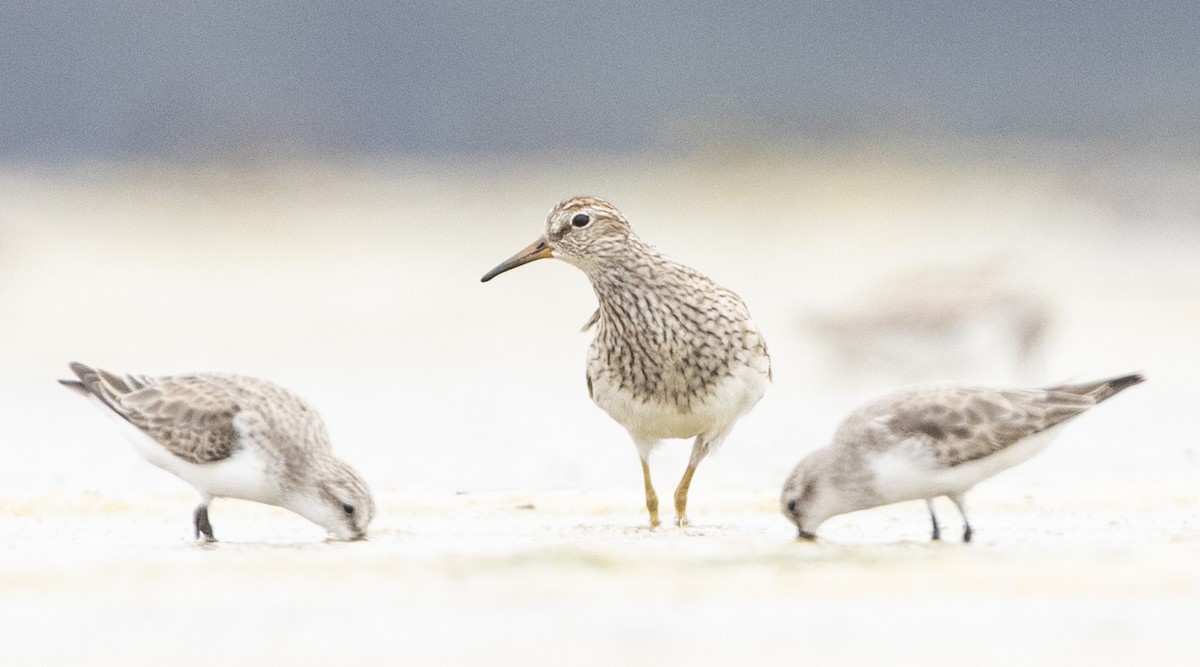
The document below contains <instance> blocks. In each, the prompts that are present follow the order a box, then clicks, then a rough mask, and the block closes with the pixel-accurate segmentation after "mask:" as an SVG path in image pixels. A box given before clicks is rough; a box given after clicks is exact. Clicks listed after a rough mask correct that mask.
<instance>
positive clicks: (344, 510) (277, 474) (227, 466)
mask: <svg viewBox="0 0 1200 667" xmlns="http://www.w3.org/2000/svg"><path fill="white" fill-rule="evenodd" d="M71 370H72V371H73V372H74V373H75V375H76V376H77V377H78V378H79V379H78V380H59V382H61V383H62V384H64V385H66V386H67V387H68V388H70V389H73V390H75V391H76V392H78V393H80V394H83V395H84V396H87V397H89V398H91V399H93V400H94V401H95V402H96V403H98V404H99V405H100V406H101V407H102V408H103V409H104V411H105V412H107V413H109V414H110V415H113V416H115V417H117V418H118V419H117V421H118V422H119V423H120V425H121V426H122V430H123V431H124V434H125V435H126V436H127V437H128V439H129V440H130V441H131V442H132V443H133V445H134V448H135V449H136V450H137V452H138V453H139V454H141V455H142V456H143V457H144V458H145V459H146V460H148V461H150V462H151V463H153V464H154V465H156V466H158V467H160V468H162V469H163V470H166V471H167V472H170V473H172V474H174V475H175V476H177V477H179V478H180V479H182V480H183V481H185V482H187V483H188V484H190V485H191V486H192V487H193V488H195V489H196V491H197V492H198V493H199V494H200V505H199V506H198V507H197V508H196V510H195V512H194V514H193V524H194V528H195V536H196V538H197V539H203V540H204V541H209V542H211V541H215V537H214V536H213V529H212V524H211V523H210V522H209V519H208V505H209V503H210V502H211V501H212V499H213V498H222V497H224V498H241V499H244V500H252V501H255V502H260V503H266V504H268V505H277V506H279V507H283V508H285V509H288V510H291V511H293V512H295V513H296V514H299V515H300V516H302V517H304V518H306V519H308V520H309V521H312V522H313V523H315V524H317V525H319V526H321V527H322V528H324V529H325V530H327V531H328V532H329V535H330V537H331V538H333V539H337V540H357V539H362V538H364V537H366V534H367V525H368V524H370V522H371V518H372V517H373V515H374V513H375V503H374V501H373V500H372V498H371V493H370V491H369V490H368V489H367V485H366V483H365V482H364V481H363V479H362V477H360V476H359V475H358V473H357V472H355V471H354V469H353V468H351V467H350V466H348V465H346V464H345V463H343V462H342V461H341V460H339V459H337V458H336V457H334V455H333V452H332V450H331V448H330V444H329V437H328V435H327V434H326V431H325V424H324V422H322V420H321V417H320V415H318V414H317V412H316V410H314V409H313V408H312V407H311V406H309V405H308V404H307V403H305V402H304V401H303V400H302V399H301V398H299V397H298V396H296V395H295V394H293V393H291V392H289V391H288V390H286V389H284V388H282V387H279V386H278V385H275V384H273V383H270V382H267V381H264V380H258V379H254V378H249V377H244V376H240V375H225V374H216V373H197V374H192V375H173V376H166V377H147V376H144V375H117V374H113V373H108V372H106V371H103V370H99V369H93V368H90V367H88V366H85V365H83V364H80V363H72V364H71Z"/></svg>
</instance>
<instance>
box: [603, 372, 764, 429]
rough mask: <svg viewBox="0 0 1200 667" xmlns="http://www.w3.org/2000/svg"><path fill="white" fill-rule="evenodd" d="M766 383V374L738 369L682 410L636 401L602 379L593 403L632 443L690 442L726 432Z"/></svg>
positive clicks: (604, 377) (762, 391) (657, 403)
mask: <svg viewBox="0 0 1200 667" xmlns="http://www.w3.org/2000/svg"><path fill="white" fill-rule="evenodd" d="M767 382H768V380H767V375H766V373H765V372H763V371H759V370H757V369H754V368H749V367H741V368H739V369H738V370H737V371H735V372H734V373H733V375H730V376H729V377H726V378H725V379H724V380H722V381H721V382H720V383H718V384H717V385H716V386H715V387H714V388H713V390H712V392H711V393H709V394H708V395H707V396H706V397H704V399H703V400H693V401H692V403H691V405H690V406H688V407H687V408H686V409H684V408H681V407H680V406H677V405H674V404H664V403H659V402H657V401H653V400H650V401H646V400H642V399H640V398H637V397H635V396H634V395H633V394H632V393H630V392H628V391H624V390H622V389H621V388H620V386H619V385H618V384H617V383H615V382H611V381H610V380H609V378H608V376H607V375H602V376H600V377H598V378H596V379H595V380H594V381H593V384H592V400H594V401H595V402H596V404H597V405H599V406H600V407H601V408H603V409H604V411H605V412H607V413H608V414H609V416H610V417H612V418H613V419H614V420H616V421H617V423H619V424H621V425H622V426H624V427H625V429H626V430H628V431H629V433H630V435H632V436H633V438H634V440H635V441H639V442H648V441H652V440H661V439H666V438H691V437H694V436H697V435H699V434H701V433H715V432H720V431H724V430H728V429H729V428H730V427H732V426H733V424H734V422H736V421H737V420H738V419H739V418H741V417H742V416H743V415H745V414H746V413H747V412H749V411H750V409H751V408H753V407H754V405H755V404H756V403H758V401H759V399H761V398H762V396H763V393H764V392H766V389H767Z"/></svg>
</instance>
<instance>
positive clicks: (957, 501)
mask: <svg viewBox="0 0 1200 667" xmlns="http://www.w3.org/2000/svg"><path fill="white" fill-rule="evenodd" d="M950 500H953V501H954V506H955V507H957V508H958V513H959V514H961V515H962V520H963V542H970V541H971V522H970V521H968V520H967V506H966V505H965V504H964V502H963V496H962V494H959V495H957V496H950Z"/></svg>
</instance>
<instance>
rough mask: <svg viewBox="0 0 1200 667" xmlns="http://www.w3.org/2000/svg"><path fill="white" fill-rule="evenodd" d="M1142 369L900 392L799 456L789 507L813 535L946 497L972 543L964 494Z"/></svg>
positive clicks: (1033, 450) (786, 498) (1134, 380)
mask: <svg viewBox="0 0 1200 667" xmlns="http://www.w3.org/2000/svg"><path fill="white" fill-rule="evenodd" d="M1144 379H1145V378H1144V377H1143V376H1142V375H1141V374H1133V375H1126V376H1123V377H1118V378H1113V379H1111V380H1099V381H1096V382H1086V383H1083V384H1071V385H1059V386H1055V387H1046V388H1045V389H991V388H987V387H973V386H968V385H960V384H951V383H944V382H942V383H928V384H919V385H913V386H910V387H904V388H901V389H898V390H896V391H894V392H892V393H890V394H888V395H886V396H883V397H881V398H878V399H876V400H874V401H871V402H869V403H867V404H866V405H864V406H862V407H860V408H858V409H856V410H855V411H854V412H852V413H850V416H848V417H846V419H845V420H844V421H843V422H842V424H841V426H839V427H838V430H837V433H836V434H835V435H834V437H833V444H831V445H829V446H828V447H825V448H823V449H819V450H817V451H815V452H813V453H811V454H809V455H808V456H806V457H804V459H803V460H801V461H800V463H799V465H797V466H796V469H795V470H794V471H793V472H792V474H791V476H790V477H789V478H788V480H787V484H786V485H785V486H784V487H783V497H782V499H781V503H782V505H783V513H784V515H785V516H787V518H788V519H789V520H791V522H792V523H794V524H795V525H796V528H797V529H799V531H800V537H801V538H804V539H813V538H815V537H816V534H815V533H816V531H817V527H818V526H820V525H821V524H822V523H823V522H824V521H825V520H826V519H828V518H830V517H833V516H837V515H839V514H845V513H847V512H853V511H855V510H863V509H867V508H870V507H878V506H880V505H887V504H890V503H897V502H900V501H903V500H918V499H924V500H925V503H926V506H927V507H928V508H929V517H930V519H931V520H932V521H933V539H935V540H937V539H939V538H940V537H941V531H940V530H939V528H938V521H937V515H935V514H934V513H933V499H934V498H936V497H938V496H948V497H949V498H950V500H952V501H954V504H955V505H956V506H957V507H958V511H959V513H960V514H962V519H963V541H964V542H970V541H971V524H970V522H968V521H967V513H966V509H965V507H964V506H963V495H964V494H965V493H966V492H967V491H969V490H971V487H973V486H975V485H976V484H977V483H979V482H981V481H983V480H985V479H987V478H989V477H991V476H993V475H995V474H997V473H999V472H1001V471H1003V470H1007V469H1008V468H1011V467H1013V466H1015V465H1017V464H1019V463H1022V462H1024V461H1027V460H1029V459H1030V458H1031V457H1032V456H1033V455H1035V454H1037V453H1038V452H1040V451H1042V449H1044V448H1045V447H1046V445H1048V444H1050V441H1051V440H1052V439H1053V438H1054V436H1056V435H1057V434H1058V432H1059V431H1060V430H1061V429H1062V427H1063V425H1064V423H1065V422H1067V421H1068V420H1070V419H1071V418H1072V417H1076V416H1078V415H1081V414H1083V413H1084V412H1086V411H1087V410H1089V409H1090V408H1092V407H1093V406H1095V405H1096V404H1097V403H1100V402H1101V401H1104V400H1106V399H1108V398H1111V397H1112V396H1114V395H1116V394H1117V393H1118V392H1120V391H1123V390H1125V389H1127V388H1128V387H1132V386H1134V385H1136V384H1140V383H1141V382H1143V381H1144Z"/></svg>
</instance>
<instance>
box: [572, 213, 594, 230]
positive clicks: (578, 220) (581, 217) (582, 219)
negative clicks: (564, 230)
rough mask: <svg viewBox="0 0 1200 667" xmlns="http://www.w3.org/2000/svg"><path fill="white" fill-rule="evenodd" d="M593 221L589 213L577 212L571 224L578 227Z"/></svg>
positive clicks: (585, 225)
mask: <svg viewBox="0 0 1200 667" xmlns="http://www.w3.org/2000/svg"><path fill="white" fill-rule="evenodd" d="M591 221H592V219H591V218H589V217H588V214H587V213H576V214H575V217H574V218H571V224H572V225H575V226H576V227H587V224H588V223H589V222H591Z"/></svg>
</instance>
